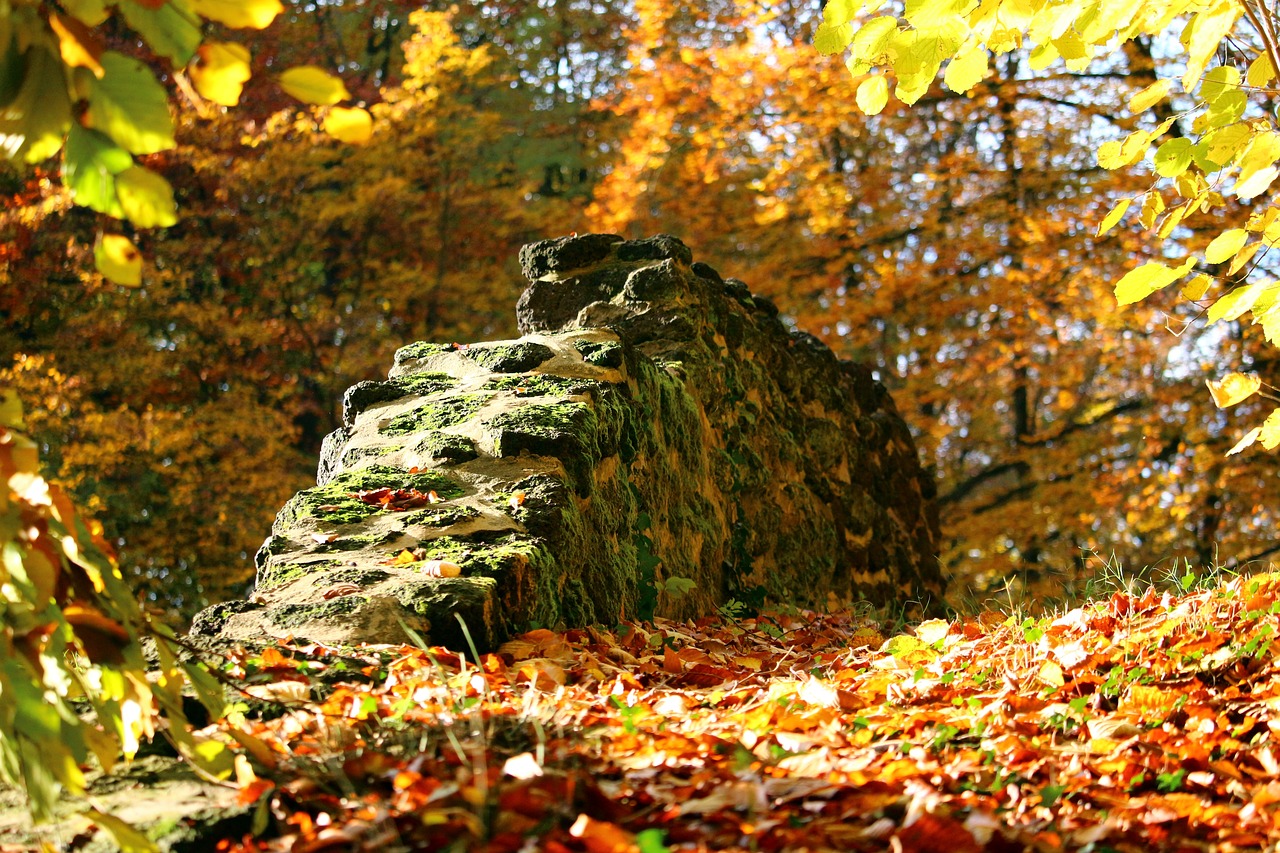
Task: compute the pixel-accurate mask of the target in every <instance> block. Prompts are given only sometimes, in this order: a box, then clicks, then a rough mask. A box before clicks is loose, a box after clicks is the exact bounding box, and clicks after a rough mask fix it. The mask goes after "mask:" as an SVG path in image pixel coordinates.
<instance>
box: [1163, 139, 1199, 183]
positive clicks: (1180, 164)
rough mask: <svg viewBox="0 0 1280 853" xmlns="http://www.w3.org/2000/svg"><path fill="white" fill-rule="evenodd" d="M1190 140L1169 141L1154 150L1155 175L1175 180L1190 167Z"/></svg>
mask: <svg viewBox="0 0 1280 853" xmlns="http://www.w3.org/2000/svg"><path fill="white" fill-rule="evenodd" d="M1191 147H1192V142H1191V140H1190V139H1186V138H1181V139H1170V140H1168V141H1167V142H1164V143H1161V145H1160V147H1159V148H1157V149H1156V155H1155V166H1156V174H1157V175H1160V176H1161V177H1164V178H1176V177H1177V176H1178V175H1181V174H1182V173H1183V172H1185V171H1186V170H1187V167H1188V166H1190V165H1191Z"/></svg>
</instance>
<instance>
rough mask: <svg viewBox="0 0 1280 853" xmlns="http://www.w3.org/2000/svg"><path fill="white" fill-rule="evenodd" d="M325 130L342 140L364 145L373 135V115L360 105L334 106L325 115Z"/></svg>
mask: <svg viewBox="0 0 1280 853" xmlns="http://www.w3.org/2000/svg"><path fill="white" fill-rule="evenodd" d="M324 132H325V133H327V134H329V135H330V136H332V137H333V138H334V139H337V140H338V141H340V142H346V143H348V144H350V145H362V144H364V143H366V142H368V141H369V139H370V138H371V137H372V136H373V116H371V115H369V111H368V110H363V109H361V108H359V107H350V108H348V107H334V108H333V109H331V110H329V114H328V115H326V116H325V117H324Z"/></svg>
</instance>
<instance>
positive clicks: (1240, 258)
mask: <svg viewBox="0 0 1280 853" xmlns="http://www.w3.org/2000/svg"><path fill="white" fill-rule="evenodd" d="M1262 246H1263V244H1262V243H1260V242H1259V243H1250V244H1249V245H1247V246H1245V247H1244V248H1243V249H1241V250H1240V251H1238V252H1236V256H1235V257H1234V258H1232V259H1231V265H1230V266H1228V267H1227V276H1228V277H1230V276H1233V275H1235V274H1236V273H1238V272H1240V270H1241V269H1243V268H1244V265H1245V264H1247V263H1249V261H1251V260H1253V256H1254V255H1256V254H1258V252H1259V251H1260V250H1261V249H1262Z"/></svg>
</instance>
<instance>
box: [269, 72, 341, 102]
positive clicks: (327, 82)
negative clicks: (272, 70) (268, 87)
mask: <svg viewBox="0 0 1280 853" xmlns="http://www.w3.org/2000/svg"><path fill="white" fill-rule="evenodd" d="M280 88H281V89H284V90H285V92H287V93H288V94H289V95H291V96H293V97H295V98H297V99H298V100H299V101H302V102H303V103H304V104H316V105H317V106H322V107H327V106H330V105H332V104H336V103H338V101H345V100H347V99H348V98H350V97H351V93H350V92H348V91H347V87H346V86H344V85H343V83H342V81H341V80H339V79H338V78H337V77H335V76H333V75H332V74H330V73H329V72H328V71H325V70H324V69H323V68H317V67H316V66H314V65H299V66H298V67H297V68H290V69H289V70H288V71H286V72H284V73H283V74H281V75H280Z"/></svg>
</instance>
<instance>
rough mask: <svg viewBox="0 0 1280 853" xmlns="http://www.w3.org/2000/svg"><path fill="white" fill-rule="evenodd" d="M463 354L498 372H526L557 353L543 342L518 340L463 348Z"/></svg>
mask: <svg viewBox="0 0 1280 853" xmlns="http://www.w3.org/2000/svg"><path fill="white" fill-rule="evenodd" d="M463 355H465V356H466V357H467V358H469V359H471V360H472V361H474V362H476V363H477V364H479V365H481V366H483V367H487V368H489V369H490V370H492V371H495V372H497V373H524V372H525V371H526V370H533V369H534V368H535V367H537V366H538V365H540V364H542V363H543V362H545V361H547V360H549V359H550V358H551V357H552V356H553V355H555V353H553V352H552V351H551V348H550V347H547V346H545V345H543V344H539V343H534V342H533V341H517V342H515V343H504V344H496V345H493V346H484V345H476V346H471V347H467V348H466V349H465V350H463Z"/></svg>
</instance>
